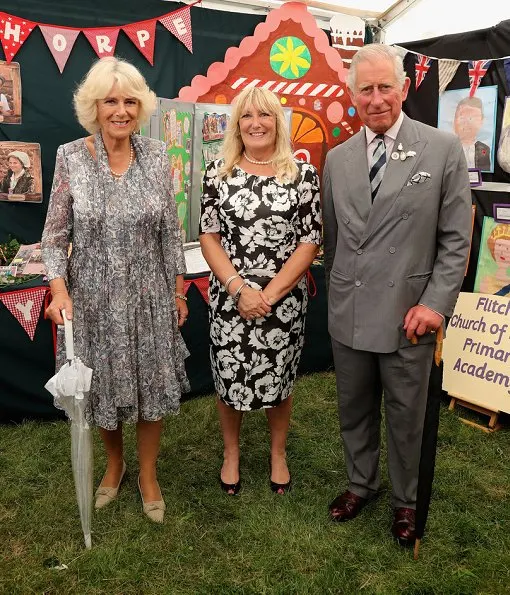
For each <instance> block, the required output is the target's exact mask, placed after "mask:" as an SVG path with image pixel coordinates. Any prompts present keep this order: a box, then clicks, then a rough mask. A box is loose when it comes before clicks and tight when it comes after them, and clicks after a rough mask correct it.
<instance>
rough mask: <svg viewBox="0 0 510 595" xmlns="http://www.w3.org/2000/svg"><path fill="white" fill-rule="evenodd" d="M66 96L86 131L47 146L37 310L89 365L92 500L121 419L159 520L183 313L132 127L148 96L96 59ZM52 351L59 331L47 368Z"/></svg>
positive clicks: (155, 186) (178, 277) (174, 229)
mask: <svg viewBox="0 0 510 595" xmlns="http://www.w3.org/2000/svg"><path fill="white" fill-rule="evenodd" d="M74 103H75V109H76V113H77V117H78V120H79V122H80V123H81V124H82V126H83V127H84V128H86V130H87V131H88V132H90V133H91V135H90V136H87V137H86V138H81V139H78V140H76V141H73V142H70V143H68V144H65V145H62V146H61V147H59V149H58V151H57V158H56V166H55V175H54V180H53V188H52V192H51V197H50V204H49V207H48V214H47V218H46V224H45V227H44V232H43V238H42V254H43V260H44V262H45V264H46V267H47V269H48V278H49V280H50V287H51V294H52V302H51V304H50V306H49V308H48V310H47V314H48V316H49V317H50V318H51V319H52V320H53V321H54V322H55V323H57V324H60V325H61V324H63V319H62V314H61V311H62V310H63V309H65V312H66V316H67V317H68V318H72V319H73V323H74V331H75V332H74V334H75V352H76V354H77V355H79V356H80V358H81V359H82V360H83V361H84V363H85V364H86V365H87V366H89V367H91V368H93V370H94V376H93V380H92V387H91V391H90V397H89V403H88V407H87V411H86V416H87V419H88V421H89V422H90V423H93V424H95V425H97V426H98V427H99V431H100V434H101V438H102V440H103V443H104V446H105V449H106V454H107V459H108V460H107V467H106V472H105V474H104V477H103V480H102V482H101V485H100V486H99V488H98V490H97V492H96V508H102V507H103V506H105V505H106V504H108V503H110V502H111V501H112V500H113V499H114V498H115V497H116V496H117V492H118V489H119V487H120V484H121V481H122V478H123V476H124V473H125V470H126V464H125V462H124V456H123V439H122V423H123V422H134V423H136V434H137V447H138V459H139V465H140V472H139V477H138V486H139V490H140V494H141V497H142V505H143V511H144V513H145V514H146V515H147V516H148V517H149V518H150V519H151V520H153V521H155V522H163V516H164V510H165V504H164V501H163V497H162V495H161V491H160V488H159V485H158V482H157V476H156V460H157V456H158V451H159V443H160V436H161V430H162V418H163V416H164V415H166V414H169V413H177V412H178V409H179V401H180V396H181V392H183V391H186V390H189V384H188V380H187V378H186V372H185V368H184V359H185V358H186V357H187V355H188V352H187V349H186V346H185V344H184V342H183V339H182V337H181V334H180V330H179V327H180V326H182V324H184V322H185V321H186V318H187V316H188V309H187V306H186V298H185V296H184V279H183V273H184V271H185V262H184V255H183V249H182V243H181V239H180V230H179V224H178V219H177V212H176V205H175V201H174V197H173V190H172V185H171V179H170V172H169V163H168V157H167V155H166V152H165V145H164V143H161V142H160V141H156V140H152V139H149V138H144V137H141V136H139V135H137V134H135V132H136V131H138V130H139V128H140V126H141V125H142V124H143V123H144V122H145V121H147V120H148V118H149V116H150V114H151V112H152V111H153V110H154V108H155V95H154V93H153V92H152V91H150V89H149V88H148V86H147V84H146V82H145V80H144V78H143V77H142V75H141V74H140V73H139V72H138V71H137V70H136V68H135V67H134V66H132V65H131V64H129V63H127V62H124V61H122V60H118V59H116V58H104V59H102V60H100V61H98V62H96V63H95V64H94V65H93V66H92V68H91V69H90V71H89V73H88V74H87V75H86V77H85V79H84V81H83V82H82V84H81V85H80V87H79V88H78V90H77V91H76V93H75V96H74ZM70 245H72V250H70V249H69V247H70ZM59 330H60V331H61V329H59ZM60 334H61V333H59V335H60ZM63 358H64V345H63V337H62V336H59V342H58V353H57V366H59V365H60V363H61V362H62V360H63Z"/></svg>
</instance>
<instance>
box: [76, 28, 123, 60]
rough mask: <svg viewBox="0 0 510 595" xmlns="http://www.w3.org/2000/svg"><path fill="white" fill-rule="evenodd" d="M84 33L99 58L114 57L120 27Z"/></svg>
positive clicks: (86, 30) (96, 29)
mask: <svg viewBox="0 0 510 595" xmlns="http://www.w3.org/2000/svg"><path fill="white" fill-rule="evenodd" d="M82 31H83V33H84V35H85V37H86V38H87V39H88V40H89V42H90V45H91V46H92V47H93V48H94V51H95V52H96V54H97V55H98V56H99V58H106V57H107V56H113V53H114V52H115V46H116V45H117V37H118V36H119V31H120V27H98V28H95V29H82Z"/></svg>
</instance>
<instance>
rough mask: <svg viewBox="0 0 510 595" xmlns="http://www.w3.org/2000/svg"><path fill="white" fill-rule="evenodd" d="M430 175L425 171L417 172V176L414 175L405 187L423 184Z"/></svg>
mask: <svg viewBox="0 0 510 595" xmlns="http://www.w3.org/2000/svg"><path fill="white" fill-rule="evenodd" d="M430 177H431V176H430V174H429V173H428V172H426V171H419V172H418V173H417V174H414V176H412V177H411V178H410V179H409V181H408V182H407V184H406V186H414V185H415V184H423V182H426V181H427V180H428V179H429V178H430Z"/></svg>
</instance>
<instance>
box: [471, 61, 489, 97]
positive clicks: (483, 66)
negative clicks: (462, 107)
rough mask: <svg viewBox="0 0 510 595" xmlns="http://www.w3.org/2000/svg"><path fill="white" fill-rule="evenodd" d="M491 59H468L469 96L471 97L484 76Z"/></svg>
mask: <svg viewBox="0 0 510 595" xmlns="http://www.w3.org/2000/svg"><path fill="white" fill-rule="evenodd" d="M491 62H492V60H470V61H469V85H470V89H469V96H470V97H473V95H474V94H475V93H476V90H477V89H478V87H479V85H480V83H481V82H482V79H483V77H484V76H485V74H486V72H487V70H489V66H490V65H491Z"/></svg>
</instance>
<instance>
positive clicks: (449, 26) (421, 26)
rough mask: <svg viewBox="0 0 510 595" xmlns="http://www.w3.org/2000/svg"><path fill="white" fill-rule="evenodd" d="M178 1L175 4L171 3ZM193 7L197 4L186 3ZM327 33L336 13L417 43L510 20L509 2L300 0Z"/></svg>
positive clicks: (240, 1) (209, 2) (236, 1)
mask: <svg viewBox="0 0 510 595" xmlns="http://www.w3.org/2000/svg"><path fill="white" fill-rule="evenodd" d="M169 1H175V0H169ZM184 1H185V3H186V4H192V3H193V1H194V0H184ZM285 1H286V0H202V3H201V4H200V5H199V6H202V7H203V8H214V9H216V10H228V11H233V12H251V13H254V14H266V13H267V12H269V11H270V10H272V9H273V8H278V7H279V6H281V5H282V4H283V3H284V2H285ZM299 1H302V2H304V3H305V4H306V5H307V6H308V7H309V10H310V12H311V13H312V14H313V15H314V16H315V18H316V20H317V22H318V24H319V26H320V27H322V28H323V29H328V28H329V20H330V19H331V17H332V16H334V15H335V14H336V13H346V14H353V15H356V16H360V17H362V18H363V19H364V20H366V21H367V22H368V23H370V24H372V25H376V26H379V27H381V28H382V31H383V36H384V41H385V43H389V44H392V43H399V42H405V41H415V40H419V39H426V38H428V37H438V36H440V35H447V34H449V33H460V32H462V31H472V30H474V29H484V28H486V27H491V26H493V25H497V24H498V23H499V22H500V21H502V20H504V19H508V18H510V9H509V8H508V4H507V2H506V1H505V0H483V1H482V2H481V1H480V0H299Z"/></svg>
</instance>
